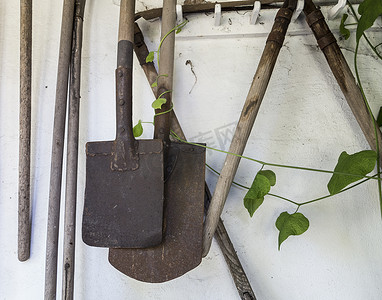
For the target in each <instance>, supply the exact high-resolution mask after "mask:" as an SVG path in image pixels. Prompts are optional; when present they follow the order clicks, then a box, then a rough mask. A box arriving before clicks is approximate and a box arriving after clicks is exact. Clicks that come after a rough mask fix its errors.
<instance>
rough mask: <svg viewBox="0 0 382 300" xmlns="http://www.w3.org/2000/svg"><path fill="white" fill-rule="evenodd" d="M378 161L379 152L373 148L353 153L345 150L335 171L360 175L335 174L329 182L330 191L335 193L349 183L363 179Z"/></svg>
mask: <svg viewBox="0 0 382 300" xmlns="http://www.w3.org/2000/svg"><path fill="white" fill-rule="evenodd" d="M376 161H377V153H376V152H375V151H373V150H364V151H360V152H357V153H354V154H351V155H349V154H347V153H346V152H345V151H344V152H342V153H341V155H340V157H339V158H338V163H337V165H336V167H335V168H334V172H339V173H347V174H353V175H359V176H351V175H342V174H333V175H332V177H331V178H330V181H329V183H328V190H329V193H330V194H331V195H334V194H336V193H338V192H340V191H341V190H342V189H343V188H345V187H346V186H348V185H349V184H351V183H353V182H355V181H358V180H360V179H362V178H363V176H365V175H366V174H368V173H370V172H371V171H373V169H374V166H375V163H376Z"/></svg>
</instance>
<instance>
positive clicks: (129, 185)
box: [82, 140, 164, 247]
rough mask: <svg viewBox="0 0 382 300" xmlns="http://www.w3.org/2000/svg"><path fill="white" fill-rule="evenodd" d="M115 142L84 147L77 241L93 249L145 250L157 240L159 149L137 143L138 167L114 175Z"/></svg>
mask: <svg viewBox="0 0 382 300" xmlns="http://www.w3.org/2000/svg"><path fill="white" fill-rule="evenodd" d="M113 146H114V142H113V141H109V142H92V143H87V149H86V190H85V204H84V214H83V221H82V239H83V241H84V242H85V243H86V244H88V245H90V246H96V247H148V246H152V245H157V244H159V243H160V242H161V241H162V213H163V192H164V182H163V147H162V143H161V141H160V140H156V141H150V140H147V141H143V140H141V141H137V149H138V151H137V153H138V155H139V168H137V169H136V170H130V171H129V170H126V171H122V172H121V171H115V170H112V169H111V167H110V164H111V162H112V160H113Z"/></svg>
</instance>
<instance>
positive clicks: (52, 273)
mask: <svg viewBox="0 0 382 300" xmlns="http://www.w3.org/2000/svg"><path fill="white" fill-rule="evenodd" d="M75 2H76V1H75V0H64V3H63V12H62V23H61V38H60V52H59V57H58V69H57V84H56V103H55V111H54V125H53V142H52V158H51V168H50V190H49V207H48V226H47V238H46V262H45V299H46V300H51V299H56V282H57V254H58V231H59V222H60V202H61V180H62V159H63V150H64V140H65V118H66V103H67V93H68V75H69V65H70V57H71V49H72V34H73V16H74V5H75Z"/></svg>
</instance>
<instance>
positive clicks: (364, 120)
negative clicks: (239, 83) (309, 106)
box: [304, 0, 382, 160]
mask: <svg viewBox="0 0 382 300" xmlns="http://www.w3.org/2000/svg"><path fill="white" fill-rule="evenodd" d="M304 13H305V16H306V20H307V22H308V24H309V26H310V28H311V29H312V31H313V33H314V36H315V37H316V39H317V42H318V45H319V47H320V48H321V50H322V52H323V53H324V55H325V58H326V60H327V62H328V64H329V67H330V69H331V71H332V73H333V75H334V77H335V78H336V80H337V83H338V85H339V86H340V88H341V91H342V93H343V94H344V96H345V98H346V101H347V103H348V105H349V106H350V109H351V111H352V112H353V114H354V116H355V118H356V120H357V122H358V124H359V126H360V127H361V130H362V132H363V134H364V135H365V137H366V140H367V142H368V143H369V145H370V147H371V149H373V150H374V151H376V140H375V131H374V125H373V122H375V120H374V117H373V116H370V114H369V111H368V109H367V106H366V104H365V102H364V100H363V96H362V93H361V90H360V88H359V87H358V85H357V83H356V80H355V78H354V76H353V73H352V71H351V70H350V68H349V65H348V64H347V62H346V60H345V57H344V56H343V54H342V52H341V49H340V47H339V46H338V44H337V41H336V38H335V37H334V35H333V34H332V33H331V31H330V29H329V27H328V25H327V24H326V22H325V18H324V16H323V15H322V13H321V11H320V10H319V9H317V8H316V6H315V5H314V4H313V2H312V0H306V1H305V7H304ZM377 135H378V143H379V150H380V153H378V155H379V157H380V160H381V151H382V134H381V130H380V129H379V127H378V126H377Z"/></svg>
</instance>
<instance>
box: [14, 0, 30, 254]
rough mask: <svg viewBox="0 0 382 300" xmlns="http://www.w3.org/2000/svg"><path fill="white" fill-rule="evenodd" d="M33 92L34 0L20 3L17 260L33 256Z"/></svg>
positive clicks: (25, 0)
mask: <svg viewBox="0 0 382 300" xmlns="http://www.w3.org/2000/svg"><path fill="white" fill-rule="evenodd" d="M31 90H32V0H22V1H20V138H19V141H20V142H19V194H18V198H19V202H18V239H17V243H18V244H17V245H18V248H17V249H18V251H17V254H18V259H19V261H26V260H27V259H29V257H30V245H31V213H30V210H31V209H30V201H31V199H30V197H31V193H30V172H31V167H30V162H31V153H30V144H31V98H32V95H31Z"/></svg>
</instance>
